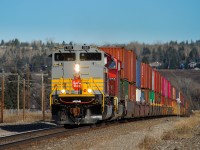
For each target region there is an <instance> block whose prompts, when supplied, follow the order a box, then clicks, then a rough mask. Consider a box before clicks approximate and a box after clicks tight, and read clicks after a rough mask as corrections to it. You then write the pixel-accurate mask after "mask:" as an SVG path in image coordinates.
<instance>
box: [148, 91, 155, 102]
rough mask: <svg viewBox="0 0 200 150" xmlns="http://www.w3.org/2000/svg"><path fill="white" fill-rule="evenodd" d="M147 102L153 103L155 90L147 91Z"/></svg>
mask: <svg viewBox="0 0 200 150" xmlns="http://www.w3.org/2000/svg"><path fill="white" fill-rule="evenodd" d="M149 102H150V103H155V92H154V91H150V92H149Z"/></svg>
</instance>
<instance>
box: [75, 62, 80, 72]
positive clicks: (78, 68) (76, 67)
mask: <svg viewBox="0 0 200 150" xmlns="http://www.w3.org/2000/svg"><path fill="white" fill-rule="evenodd" d="M74 70H75V72H76V73H79V71H80V65H79V64H75V66H74Z"/></svg>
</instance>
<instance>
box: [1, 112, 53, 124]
mask: <svg viewBox="0 0 200 150" xmlns="http://www.w3.org/2000/svg"><path fill="white" fill-rule="evenodd" d="M41 120H43V116H42V114H41V113H36V112H26V113H25V117H24V119H23V114H22V113H20V114H19V115H17V114H7V115H4V123H19V122H35V121H41ZM45 120H46V121H50V120H51V114H50V113H46V114H45Z"/></svg>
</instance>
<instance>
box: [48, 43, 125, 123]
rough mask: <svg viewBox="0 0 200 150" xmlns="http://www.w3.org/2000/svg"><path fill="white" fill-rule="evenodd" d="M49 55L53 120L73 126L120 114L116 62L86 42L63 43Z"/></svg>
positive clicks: (121, 112) (121, 110)
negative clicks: (50, 58) (64, 44)
mask: <svg viewBox="0 0 200 150" xmlns="http://www.w3.org/2000/svg"><path fill="white" fill-rule="evenodd" d="M51 56H52V85H51V87H52V88H51V91H52V92H51V94H50V104H51V108H52V118H53V120H55V121H56V122H57V123H58V124H71V125H73V124H93V123H96V122H98V121H101V120H106V119H116V118H119V117H122V115H123V112H124V106H123V105H120V104H119V102H118V97H119V93H120V92H119V89H118V88H117V87H118V84H119V79H120V78H119V72H120V62H119V61H117V60H116V59H114V58H113V57H112V56H110V55H109V54H106V53H105V52H103V51H101V50H99V49H98V48H97V47H92V46H87V45H66V46H64V47H63V48H58V49H57V50H56V51H54V52H53V53H52V55H51ZM108 79H109V80H108Z"/></svg>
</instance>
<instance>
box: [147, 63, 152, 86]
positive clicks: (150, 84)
mask: <svg viewBox="0 0 200 150" xmlns="http://www.w3.org/2000/svg"><path fill="white" fill-rule="evenodd" d="M148 66H149V65H148ZM149 89H150V90H152V68H151V66H149Z"/></svg>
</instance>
